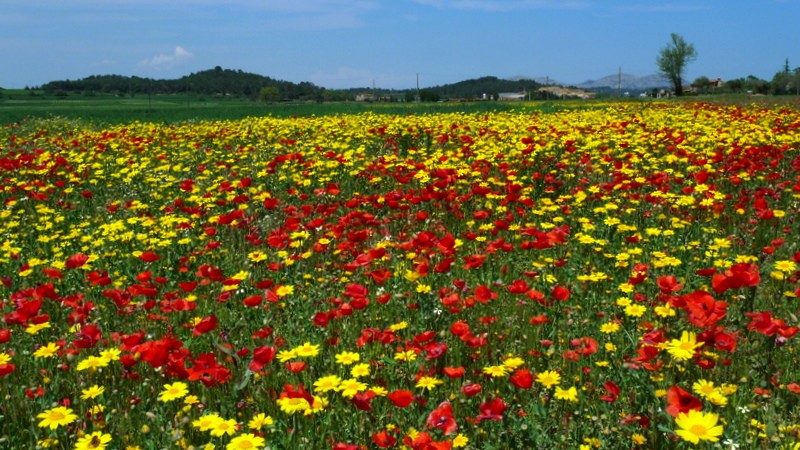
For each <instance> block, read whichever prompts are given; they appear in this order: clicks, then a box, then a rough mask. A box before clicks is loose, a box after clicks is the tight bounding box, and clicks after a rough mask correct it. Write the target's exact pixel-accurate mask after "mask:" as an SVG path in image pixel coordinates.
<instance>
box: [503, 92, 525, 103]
mask: <svg viewBox="0 0 800 450" xmlns="http://www.w3.org/2000/svg"><path fill="white" fill-rule="evenodd" d="M527 96H528V93H527V92H525V91H522V92H501V93H500V94H498V95H497V98H498V100H500V101H522V100H525V98H526V97H527Z"/></svg>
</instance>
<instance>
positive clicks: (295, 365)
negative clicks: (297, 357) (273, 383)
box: [286, 361, 308, 373]
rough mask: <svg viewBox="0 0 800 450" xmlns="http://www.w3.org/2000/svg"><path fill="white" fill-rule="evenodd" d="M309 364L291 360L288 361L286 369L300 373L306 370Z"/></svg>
mask: <svg viewBox="0 0 800 450" xmlns="http://www.w3.org/2000/svg"><path fill="white" fill-rule="evenodd" d="M306 367H308V364H307V363H306V362H304V361H291V362H287V363H286V370H288V371H289V372H292V373H300V372H302V371H304V370H306Z"/></svg>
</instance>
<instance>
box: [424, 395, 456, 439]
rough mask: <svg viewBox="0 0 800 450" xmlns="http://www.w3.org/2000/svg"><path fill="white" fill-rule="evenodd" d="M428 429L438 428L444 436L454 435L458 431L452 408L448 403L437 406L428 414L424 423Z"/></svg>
mask: <svg viewBox="0 0 800 450" xmlns="http://www.w3.org/2000/svg"><path fill="white" fill-rule="evenodd" d="M425 425H426V426H427V427H428V428H438V429H440V430H442V432H443V433H444V434H445V436H447V435H449V434H452V433H455V432H456V430H458V424H456V420H455V418H453V406H452V405H451V404H450V402H442V403H441V404H439V406H438V407H437V408H436V409H434V410H433V411H431V413H430V414H428V419H427V420H426V421H425Z"/></svg>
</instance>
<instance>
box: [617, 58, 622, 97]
mask: <svg viewBox="0 0 800 450" xmlns="http://www.w3.org/2000/svg"><path fill="white" fill-rule="evenodd" d="M617 97H622V66H619V73H618V74H617Z"/></svg>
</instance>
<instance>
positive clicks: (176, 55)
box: [139, 45, 194, 69]
mask: <svg viewBox="0 0 800 450" xmlns="http://www.w3.org/2000/svg"><path fill="white" fill-rule="evenodd" d="M192 57H194V55H193V54H192V53H190V52H189V51H187V50H186V49H185V48H183V47H181V46H180V45H179V46H177V47H175V50H174V51H173V52H172V54H169V55H165V54H161V55H156V56H153V57H152V58H147V59H143V60H141V61H139V65H140V66H142V67H151V68H156V69H157V68H162V67H171V66H175V65H177V64H180V63H182V62H184V61H187V60H190V59H192Z"/></svg>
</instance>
